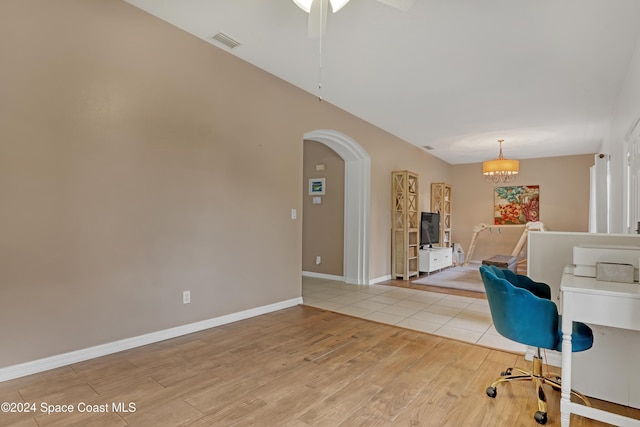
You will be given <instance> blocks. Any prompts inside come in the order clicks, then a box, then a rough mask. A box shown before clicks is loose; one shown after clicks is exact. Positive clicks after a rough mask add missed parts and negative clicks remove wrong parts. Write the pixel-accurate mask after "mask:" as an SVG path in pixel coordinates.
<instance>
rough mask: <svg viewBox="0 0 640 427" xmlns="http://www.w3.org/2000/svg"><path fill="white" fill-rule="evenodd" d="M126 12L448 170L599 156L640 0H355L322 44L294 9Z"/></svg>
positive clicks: (139, 1) (167, 0)
mask: <svg viewBox="0 0 640 427" xmlns="http://www.w3.org/2000/svg"><path fill="white" fill-rule="evenodd" d="M125 1H127V2H128V3H131V4H132V5H135V6H137V7H139V8H141V9H143V10H145V11H147V12H149V13H150V14H152V15H155V16H157V17H158V18H161V19H163V20H165V21H167V22H169V23H171V24H173V25H175V26H177V27H179V28H181V29H183V30H185V31H187V32H189V33H192V34H194V35H195V36H197V37H200V38H202V39H203V40H206V41H208V42H210V43H212V44H214V45H216V46H218V47H221V45H220V44H219V43H217V42H216V41H215V40H212V38H211V37H212V36H213V35H215V34H216V33H218V32H220V31H222V32H224V33H225V34H227V35H229V36H231V37H233V38H234V39H236V40H237V41H239V42H240V43H241V45H240V46H238V47H236V48H234V49H228V48H227V47H224V46H222V48H223V49H225V50H227V51H229V52H230V53H231V54H233V55H235V56H237V57H239V58H241V59H243V60H245V61H247V62H250V63H252V64H254V65H256V66H258V67H260V68H262V69H264V70H265V71H268V72H269V73H272V74H274V75H276V76H278V77H280V78H282V79H284V80H286V81H288V82H290V83H292V84H293V85H295V86H298V87H300V88H302V89H304V90H306V91H308V92H310V93H313V94H315V95H321V96H322V99H323V100H324V101H326V102H330V103H332V104H334V105H336V106H338V107H340V108H342V109H344V110H346V111H349V112H350V113H352V114H354V115H356V116H358V117H360V118H362V119H364V120H366V121H368V122H370V123H372V124H374V125H376V126H378V127H380V128H382V129H384V130H386V131H388V132H389V133H391V134H394V135H396V136H398V137H400V138H403V139H405V140H406V141H408V142H410V143H412V144H415V145H417V146H420V147H422V146H426V145H431V146H432V147H434V149H433V150H432V151H430V153H431V154H433V155H435V156H437V157H439V158H441V159H443V160H445V161H447V162H448V163H451V164H460V163H474V162H480V161H483V160H489V159H492V158H495V157H496V156H497V154H498V148H499V147H498V143H497V140H498V139H504V140H505V142H504V145H503V148H504V154H505V157H508V158H517V159H525V158H535V157H548V156H562V155H570V154H584V153H594V152H597V151H598V150H599V148H600V144H601V142H602V140H603V137H604V136H605V134H606V130H607V127H608V125H609V120H610V117H611V115H612V113H613V109H614V105H615V100H616V98H617V96H618V93H619V90H620V87H621V83H622V81H623V79H624V78H625V73H626V71H627V68H628V65H629V61H630V59H631V56H632V54H633V51H634V49H635V46H636V42H637V40H638V36H639V35H640V33H639V30H640V25H638V17H640V0H416V3H415V5H414V6H413V7H412V8H411V9H410V10H409V11H408V12H401V11H399V10H396V9H393V8H391V7H389V6H386V5H384V4H382V3H379V2H378V1H376V0H351V1H350V2H349V3H348V4H347V5H346V6H345V7H344V8H343V9H341V10H340V11H339V12H338V13H336V14H332V13H329V17H328V19H327V31H326V33H325V36H324V37H323V38H322V39H320V40H318V39H316V40H312V39H309V38H308V37H307V28H306V26H307V14H306V13H304V12H303V11H302V10H301V9H299V8H298V7H297V6H296V5H295V4H294V3H293V1H292V0H125ZM320 42H321V44H322V55H320ZM320 58H321V59H322V61H321V65H322V67H320ZM320 68H321V70H322V71H321V73H320V72H319V70H320ZM212 71H213V70H212ZM319 81H321V83H322V89H321V93H319V92H318V91H319V89H318V83H319Z"/></svg>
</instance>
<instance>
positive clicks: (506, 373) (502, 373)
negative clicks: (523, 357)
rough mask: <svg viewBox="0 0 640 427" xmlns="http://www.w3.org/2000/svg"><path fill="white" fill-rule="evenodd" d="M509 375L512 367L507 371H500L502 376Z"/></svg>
mask: <svg viewBox="0 0 640 427" xmlns="http://www.w3.org/2000/svg"><path fill="white" fill-rule="evenodd" d="M507 375H511V368H509V369H507V370H506V371H502V372H500V376H501V377H506V376H507Z"/></svg>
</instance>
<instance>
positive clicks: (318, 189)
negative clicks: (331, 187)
mask: <svg viewBox="0 0 640 427" xmlns="http://www.w3.org/2000/svg"><path fill="white" fill-rule="evenodd" d="M325 191H326V183H325V178H311V179H309V195H310V196H323V195H324V193H325Z"/></svg>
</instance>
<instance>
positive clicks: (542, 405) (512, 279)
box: [480, 265, 593, 424]
mask: <svg viewBox="0 0 640 427" xmlns="http://www.w3.org/2000/svg"><path fill="white" fill-rule="evenodd" d="M480 275H481V276H482V281H483V283H484V287H485V290H486V291H487V299H488V300H489V308H490V310H491V318H492V319H493V324H494V326H495V328H496V330H497V331H498V333H499V334H500V335H502V336H504V337H506V338H508V339H510V340H512V341H516V342H519V343H521V344H526V345H530V346H533V347H536V348H537V355H536V356H534V358H533V371H526V370H523V369H520V368H516V367H510V368H508V369H507V370H506V371H504V372H502V373H501V376H500V377H499V378H498V379H496V380H495V381H494V382H493V384H491V386H489V387H487V395H488V396H489V397H496V395H497V389H496V386H497V385H498V384H499V383H502V382H508V381H533V382H534V383H535V386H536V391H537V394H538V411H537V412H536V413H535V414H534V418H535V420H536V421H537V422H538V423H539V424H545V423H546V422H547V402H546V397H545V394H544V390H543V387H542V386H543V384H549V385H550V386H551V387H553V388H554V389H556V390H560V388H561V383H560V376H559V375H557V374H552V375H550V376H545V375H543V373H542V358H541V356H540V349H541V348H545V349H550V350H557V351H561V350H562V330H561V325H562V319H561V316H559V315H558V309H557V307H556V305H555V303H554V302H553V301H551V300H550V297H551V291H550V289H549V286H548V285H546V284H544V283H538V282H534V281H533V280H531V279H530V278H529V277H527V276H524V275H521V274H516V273H514V272H512V271H510V270H506V269H504V270H503V269H500V268H498V267H496V266H485V265H483V266H481V267H480ZM592 345H593V332H592V331H591V329H590V328H589V327H588V326H587V325H585V324H584V323H579V322H574V323H573V333H572V351H574V352H578V351H583V350H587V349H589V348H591V346H592ZM514 370H515V371H518V372H519V373H520V374H522V375H512V371H514ZM571 393H572V394H574V395H575V396H577V397H578V398H580V399H581V400H582V401H583V402H584V403H585V404H586V405H589V406H590V403H589V400H588V399H587V398H586V397H585V396H583V395H582V394H580V393H578V392H576V391H574V390H571Z"/></svg>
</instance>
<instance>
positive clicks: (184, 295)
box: [182, 291, 191, 304]
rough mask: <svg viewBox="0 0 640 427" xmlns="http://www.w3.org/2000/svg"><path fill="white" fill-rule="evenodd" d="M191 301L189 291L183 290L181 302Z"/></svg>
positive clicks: (187, 302)
mask: <svg viewBox="0 0 640 427" xmlns="http://www.w3.org/2000/svg"><path fill="white" fill-rule="evenodd" d="M190 302H191V291H184V292H183V293H182V303H183V304H189V303H190Z"/></svg>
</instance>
